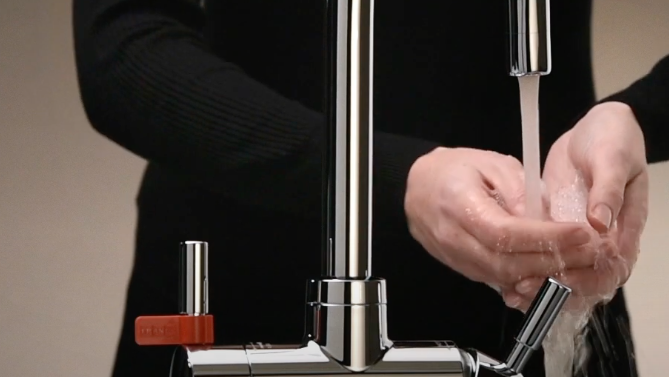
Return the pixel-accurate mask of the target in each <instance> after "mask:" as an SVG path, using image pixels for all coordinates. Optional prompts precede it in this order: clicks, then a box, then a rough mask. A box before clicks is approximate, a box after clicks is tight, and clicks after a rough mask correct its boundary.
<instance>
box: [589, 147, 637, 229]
mask: <svg viewBox="0 0 669 377" xmlns="http://www.w3.org/2000/svg"><path fill="white" fill-rule="evenodd" d="M599 155H600V156H599V157H596V158H594V159H593V160H591V161H592V163H591V164H590V166H589V169H587V170H589V173H590V174H589V175H590V178H591V179H592V186H591V188H590V193H589V196H588V213H587V216H588V222H590V225H591V226H592V227H593V228H595V229H596V230H597V231H598V232H600V233H604V232H606V231H608V230H609V229H610V228H611V225H612V224H613V222H614V221H615V220H616V219H617V218H618V214H619V213H620V209H621V207H622V206H623V202H624V198H625V187H626V186H627V181H628V178H629V177H628V176H629V169H628V168H627V165H628V162H626V161H620V159H611V158H610V156H605V155H604V154H599ZM616 160H618V161H616Z"/></svg>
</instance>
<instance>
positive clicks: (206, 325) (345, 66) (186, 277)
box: [136, 0, 571, 377]
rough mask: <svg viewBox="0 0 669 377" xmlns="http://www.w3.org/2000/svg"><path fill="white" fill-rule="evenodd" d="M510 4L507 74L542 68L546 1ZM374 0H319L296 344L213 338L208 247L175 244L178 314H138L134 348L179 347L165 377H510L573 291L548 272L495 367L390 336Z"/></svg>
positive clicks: (546, 68)
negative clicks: (375, 253) (378, 186)
mask: <svg viewBox="0 0 669 377" xmlns="http://www.w3.org/2000/svg"><path fill="white" fill-rule="evenodd" d="M508 1H509V10H510V14H509V25H510V26H509V35H510V38H509V41H510V42H511V43H510V46H509V52H510V56H511V58H510V63H511V64H510V69H509V74H510V75H512V76H522V75H528V74H548V73H549V72H550V34H549V22H548V19H549V13H548V8H549V7H548V0H544V1H541V0H536V1H532V0H526V1H524V0H508ZM373 15H374V0H327V20H326V23H327V36H328V43H327V46H328V49H327V62H328V66H329V69H328V71H327V72H328V77H327V80H328V85H327V88H328V92H327V97H328V102H327V103H328V106H329V107H328V109H327V114H328V132H329V133H328V138H327V139H328V146H327V154H328V155H327V167H326V170H327V174H326V177H327V182H326V187H327V189H326V214H327V215H326V221H325V223H326V229H325V230H326V231H325V235H324V237H323V240H324V244H323V271H322V277H321V278H320V279H317V280H311V281H309V282H308V285H307V300H306V308H307V311H306V319H305V320H306V333H305V337H304V340H303V342H302V344H298V345H269V344H264V343H250V344H248V345H238V346H214V345H213V317H211V315H209V313H208V295H209V292H208V271H207V255H208V254H207V253H208V250H207V243H206V242H199V241H189V242H185V243H183V244H182V245H181V250H180V259H181V269H180V270H181V276H180V279H181V280H180V281H181V283H180V289H181V291H180V292H181V293H180V306H181V314H179V315H176V316H167V317H140V318H138V319H137V322H136V340H137V342H138V343H139V344H142V345H151V344H174V345H179V347H178V348H177V351H176V352H175V355H174V358H173V362H172V368H171V376H170V377H199V376H279V375H282V376H326V375H327V376H333V375H344V374H352V373H364V374H371V375H387V374H394V375H421V376H427V375H439V376H460V377H477V376H482V375H483V374H484V373H485V372H486V371H487V372H488V373H493V374H495V373H496V374H498V375H502V376H507V377H511V376H516V375H520V373H522V370H523V368H524V366H525V365H526V363H527V361H528V360H529V358H530V357H531V355H532V354H533V352H534V351H535V350H537V349H538V348H539V347H540V346H541V342H542V341H543V339H544V337H545V335H546V333H547V331H548V329H549V328H550V327H551V325H552V323H553V321H554V320H555V318H556V316H557V314H558V313H559V311H560V310H561V308H562V306H563V304H564V303H565V301H566V300H567V298H568V296H569V294H570V293H571V290H570V289H569V288H568V287H565V286H564V285H562V284H560V283H559V282H557V281H555V280H553V279H547V280H546V282H545V283H544V285H543V287H542V289H541V290H540V292H539V294H538V295H537V297H536V298H535V300H534V302H533V303H532V305H531V308H530V310H529V311H528V312H527V316H526V319H525V323H524V326H523V328H522V329H521V331H520V333H519V335H518V336H517V337H516V344H515V347H514V348H513V350H512V351H511V352H510V354H509V356H508V357H507V359H506V361H504V362H501V361H498V360H495V359H493V358H491V357H489V356H487V355H484V354H482V353H480V352H478V351H476V350H468V349H460V348H458V347H457V346H456V345H455V344H453V343H452V342H450V341H404V342H398V341H392V340H390V338H389V337H388V331H387V321H386V284H385V281H384V280H383V279H381V278H377V277H374V276H373V275H372V258H371V220H372V219H371V213H372V211H371V208H372V206H371V203H372V202H371V200H372V189H371V188H372V174H371V171H372V139H373V138H372V132H373V124H372V123H373V119H372V104H373V98H372V93H373V90H372V88H373V81H372V78H373V53H372V52H373V34H374V33H373V32H374V24H373Z"/></svg>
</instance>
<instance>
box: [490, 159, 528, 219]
mask: <svg viewBox="0 0 669 377" xmlns="http://www.w3.org/2000/svg"><path fill="white" fill-rule="evenodd" d="M496 162H497V164H495V165H493V166H491V167H489V168H488V169H486V174H485V179H487V180H488V181H489V182H487V183H488V184H489V185H490V186H491V188H492V189H493V190H494V192H492V193H491V194H492V195H493V196H494V198H495V199H496V200H497V202H498V204H499V206H500V207H502V208H504V209H505V210H506V211H507V212H509V213H510V214H512V215H514V216H523V215H524V213H525V171H524V170H523V164H522V163H521V162H520V161H518V160H517V159H516V158H514V157H511V156H502V155H500V156H499V159H498V160H497V161H496Z"/></svg>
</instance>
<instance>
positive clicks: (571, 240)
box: [405, 148, 597, 306]
mask: <svg viewBox="0 0 669 377" xmlns="http://www.w3.org/2000/svg"><path fill="white" fill-rule="evenodd" d="M524 192H525V188H524V174H523V167H522V165H521V163H520V162H519V161H518V160H517V159H515V158H513V157H510V156H504V155H501V154H498V153H495V152H488V151H482V150H475V149H467V148H454V149H449V148H438V149H436V150H434V151H433V152H430V153H428V154H426V155H425V156H423V157H421V158H419V159H418V160H417V161H416V162H415V163H414V165H413V166H412V168H411V171H410V173H409V177H408V182H407V191H406V196H405V212H406V214H407V218H408V222H409V229H410V232H411V234H412V236H413V237H414V238H415V239H416V240H417V241H418V242H420V243H421V245H422V246H423V247H424V248H425V249H426V250H427V251H428V252H429V253H430V254H431V255H432V256H433V257H435V258H436V259H437V260H439V261H441V262H442V263H444V264H446V265H448V266H449V267H451V268H452V269H453V270H455V271H457V272H459V273H461V274H462V275H464V276H465V277H467V278H469V279H470V280H473V281H476V282H481V283H485V284H488V285H490V286H493V287H499V288H500V289H501V291H502V294H503V295H504V296H505V300H506V301H507V305H509V306H517V305H519V303H516V302H511V301H509V298H512V297H511V296H509V294H511V293H512V292H514V288H515V286H516V284H517V283H518V282H520V281H521V280H522V279H525V278H529V277H534V276H544V277H545V276H549V275H552V274H555V273H557V272H558V271H560V270H561V269H562V268H563V267H566V268H569V269H571V270H580V269H584V268H587V267H591V266H593V265H594V263H595V260H596V257H597V251H596V250H594V249H593V248H591V247H589V246H588V245H589V244H590V243H589V241H590V239H591V234H590V233H589V232H588V230H587V228H588V226H587V225H586V224H579V223H566V222H565V223H559V222H554V221H541V220H534V219H529V218H525V217H523V216H522V215H523V213H524ZM558 250H559V251H560V255H561V257H562V260H561V261H560V260H558V259H557V258H555V253H554V252H555V251H558Z"/></svg>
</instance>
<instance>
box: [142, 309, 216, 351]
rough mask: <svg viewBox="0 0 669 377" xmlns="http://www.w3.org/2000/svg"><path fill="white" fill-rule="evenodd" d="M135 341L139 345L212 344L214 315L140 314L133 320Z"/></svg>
mask: <svg viewBox="0 0 669 377" xmlns="http://www.w3.org/2000/svg"><path fill="white" fill-rule="evenodd" d="M135 342H136V343H137V344H138V345H140V346H166V345H174V346H176V345H211V344H214V316H212V315H198V316H193V315H163V316H142V317H138V318H137V319H136V320H135Z"/></svg>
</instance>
